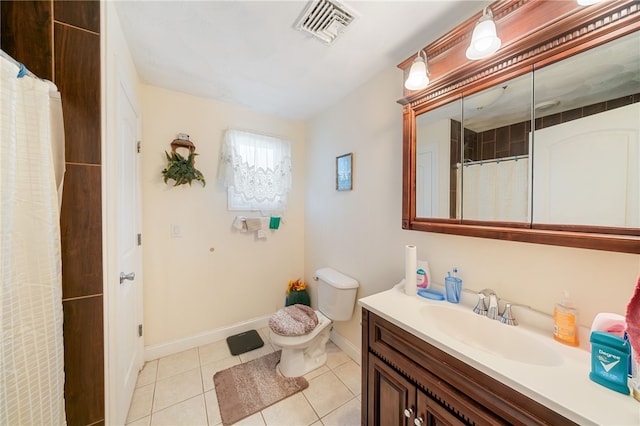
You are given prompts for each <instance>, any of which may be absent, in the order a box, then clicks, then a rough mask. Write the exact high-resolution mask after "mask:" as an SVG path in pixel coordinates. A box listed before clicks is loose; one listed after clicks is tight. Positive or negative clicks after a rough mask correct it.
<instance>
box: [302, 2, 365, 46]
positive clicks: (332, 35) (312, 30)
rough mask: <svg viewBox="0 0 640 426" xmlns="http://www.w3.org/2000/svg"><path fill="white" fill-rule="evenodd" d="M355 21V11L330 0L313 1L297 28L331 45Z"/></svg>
mask: <svg viewBox="0 0 640 426" xmlns="http://www.w3.org/2000/svg"><path fill="white" fill-rule="evenodd" d="M354 19H355V14H354V13H353V11H351V10H349V9H347V8H346V7H345V6H344V5H343V4H340V3H337V2H332V1H329V0H311V2H310V3H309V4H308V5H307V8H306V9H305V11H304V12H303V14H302V16H300V18H299V19H298V21H297V22H296V24H295V28H296V29H298V30H301V31H305V32H307V33H309V34H311V35H313V36H314V37H316V38H318V39H319V40H322V41H323V42H325V43H327V44H331V43H332V42H333V41H334V40H335V39H336V38H337V37H338V35H340V34H341V33H342V32H344V31H345V30H346V28H347V27H348V26H349V24H351V23H352V22H353V21H354Z"/></svg>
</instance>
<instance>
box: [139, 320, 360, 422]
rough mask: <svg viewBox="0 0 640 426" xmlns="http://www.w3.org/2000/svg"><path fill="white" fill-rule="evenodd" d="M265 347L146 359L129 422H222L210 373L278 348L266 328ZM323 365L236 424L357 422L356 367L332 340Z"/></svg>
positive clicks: (217, 347) (219, 346) (222, 347)
mask: <svg viewBox="0 0 640 426" xmlns="http://www.w3.org/2000/svg"><path fill="white" fill-rule="evenodd" d="M258 331H259V333H260V335H261V337H262V340H264V346H263V347H262V348H260V349H256V350H254V351H251V352H247V353H244V354H241V355H239V356H232V355H231V353H230V352H229V348H228V346H227V342H226V340H224V339H223V340H221V341H218V342H215V343H211V344H209V345H205V346H200V347H198V348H195V349H190V350H188V351H184V352H180V353H177V354H174V355H170V356H167V357H165V358H160V359H158V360H154V361H149V362H147V363H146V364H145V365H144V368H143V369H142V371H140V374H139V375H138V381H137V383H136V390H135V392H134V394H133V401H132V402H131V408H130V409H129V415H128V417H127V424H128V425H131V426H156V425H167V426H169V425H170V426H178V425H188V426H200V425H202V426H214V425H221V424H222V421H221V419H220V411H219V409H218V400H217V397H216V390H215V388H214V384H213V375H214V374H215V373H216V372H217V371H220V370H224V369H225V368H228V367H231V366H233V365H237V364H240V363H243V362H247V361H251V360H252V359H255V358H258V357H261V356H263V355H266V354H268V353H270V352H273V351H274V350H276V349H275V348H274V347H273V346H272V345H271V341H270V340H269V329H268V328H264V329H261V330H258ZM327 355H328V358H327V363H326V364H325V365H324V366H323V367H321V368H319V369H317V370H314V371H312V372H310V373H309V374H307V375H305V378H306V379H307V380H308V381H309V387H308V388H307V389H305V390H304V391H302V392H298V393H296V394H294V395H292V396H290V397H289V398H286V399H284V400H282V401H280V402H278V403H276V404H274V405H272V406H270V407H267V408H265V409H264V410H262V411H261V412H259V413H256V414H254V415H252V416H249V417H247V418H245V419H243V420H241V421H240V422H238V423H236V425H251V426H253V425H260V426H265V425H266V426H303V425H312V426H322V425H324V426H334V425H336V426H337V425H341V426H359V425H360V366H359V365H358V364H357V363H355V362H354V361H353V360H352V359H351V358H349V357H348V356H347V355H346V354H345V353H344V352H342V351H341V350H340V349H339V348H338V347H337V346H336V345H335V344H333V343H332V342H329V343H328V344H327Z"/></svg>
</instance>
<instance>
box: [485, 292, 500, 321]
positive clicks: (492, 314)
mask: <svg viewBox="0 0 640 426" xmlns="http://www.w3.org/2000/svg"><path fill="white" fill-rule="evenodd" d="M487 318H489V319H493V320H494V319H498V296H496V294H495V293H491V294H490V295H489V308H487Z"/></svg>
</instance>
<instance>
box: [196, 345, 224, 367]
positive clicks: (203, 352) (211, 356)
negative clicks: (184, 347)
mask: <svg viewBox="0 0 640 426" xmlns="http://www.w3.org/2000/svg"><path fill="white" fill-rule="evenodd" d="M198 353H199V354H200V365H204V364H209V363H210V362H214V361H218V360H221V359H224V358H229V357H230V356H231V351H229V345H227V341H226V339H223V340H219V341H217V342H213V343H210V344H208V345H204V346H200V347H199V348H198Z"/></svg>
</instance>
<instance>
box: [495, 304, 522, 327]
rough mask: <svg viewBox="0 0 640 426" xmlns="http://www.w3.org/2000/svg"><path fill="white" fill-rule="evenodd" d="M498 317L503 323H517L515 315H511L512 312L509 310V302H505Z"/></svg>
mask: <svg viewBox="0 0 640 426" xmlns="http://www.w3.org/2000/svg"><path fill="white" fill-rule="evenodd" d="M498 319H499V320H500V322H501V323H503V324H507V325H518V321H516V319H515V317H514V316H513V312H511V303H505V305H504V312H503V313H502V315H500V318H498Z"/></svg>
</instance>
